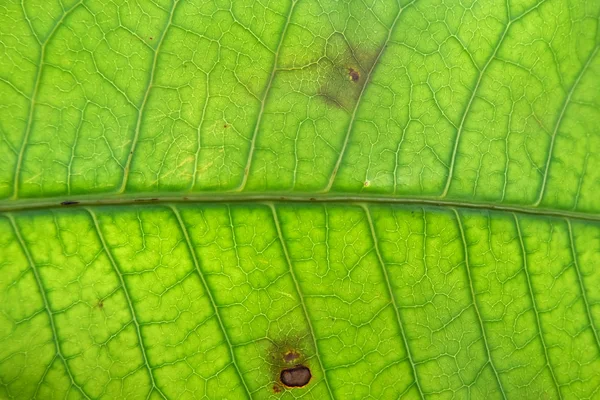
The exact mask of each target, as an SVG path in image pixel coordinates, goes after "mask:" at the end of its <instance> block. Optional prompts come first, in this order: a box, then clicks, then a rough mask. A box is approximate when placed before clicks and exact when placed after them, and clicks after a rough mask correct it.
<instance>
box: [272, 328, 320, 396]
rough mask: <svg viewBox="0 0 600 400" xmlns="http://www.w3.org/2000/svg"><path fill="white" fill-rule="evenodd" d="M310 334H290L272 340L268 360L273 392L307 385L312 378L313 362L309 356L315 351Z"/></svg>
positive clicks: (281, 391)
mask: <svg viewBox="0 0 600 400" xmlns="http://www.w3.org/2000/svg"><path fill="white" fill-rule="evenodd" d="M309 338H310V336H308V335H307V334H304V335H290V336H287V337H284V338H281V339H277V340H273V341H271V346H270V348H269V349H268V353H267V357H266V359H265V361H267V363H268V365H269V370H270V373H271V374H272V375H271V379H272V381H271V388H272V392H273V393H283V392H286V391H288V390H293V389H299V388H302V387H305V386H307V385H308V384H309V383H310V380H311V378H312V372H311V369H310V366H311V363H310V359H309V357H308V356H307V355H308V354H312V353H313V352H314V349H313V346H312V344H311V342H310V340H309Z"/></svg>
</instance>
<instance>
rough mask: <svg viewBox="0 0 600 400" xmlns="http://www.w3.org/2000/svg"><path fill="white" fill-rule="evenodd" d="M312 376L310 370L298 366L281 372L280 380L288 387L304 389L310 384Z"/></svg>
mask: <svg viewBox="0 0 600 400" xmlns="http://www.w3.org/2000/svg"><path fill="white" fill-rule="evenodd" d="M310 378H312V374H311V373H310V369H308V368H307V367H305V366H304V365H298V366H296V367H294V368H288V369H284V370H283V371H281V374H280V375H279V379H280V380H281V383H283V384H284V385H285V386H287V387H303V386H306V385H307V384H308V382H310Z"/></svg>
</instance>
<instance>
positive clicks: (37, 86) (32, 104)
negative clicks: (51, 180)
mask: <svg viewBox="0 0 600 400" xmlns="http://www.w3.org/2000/svg"><path fill="white" fill-rule="evenodd" d="M82 2H83V0H79V1H78V2H77V3H75V4H73V6H71V8H69V9H68V10H66V11H64V13H63V15H62V16H61V17H60V19H59V20H58V21H57V22H56V24H55V25H54V27H53V28H52V31H50V33H49V34H48V36H47V37H46V40H44V41H43V42H39V40H38V43H39V44H40V63H39V64H38V66H37V70H36V72H35V81H34V84H33V94H32V95H31V98H30V99H29V101H30V103H29V110H28V115H27V126H26V127H25V137H24V138H23V142H22V143H21V149H20V150H19V155H18V157H17V162H16V164H15V172H14V180H13V194H12V198H13V199H16V198H17V197H18V196H19V177H20V175H21V169H22V168H21V166H22V164H23V156H24V154H25V148H26V147H27V144H28V143H29V136H30V135H31V130H32V127H33V112H34V108H35V103H36V99H37V97H38V93H39V91H40V81H41V80H42V72H43V70H44V59H45V58H46V46H47V45H48V43H49V42H50V40H52V38H53V37H54V34H55V33H56V32H57V31H58V28H59V27H60V26H61V25H62V23H63V22H64V20H65V19H66V18H67V17H68V16H69V15H70V14H71V13H72V12H73V10H75V9H76V8H77V7H78V6H79V5H80V4H81V3H82ZM23 12H25V10H23ZM28 21H29V19H28ZM30 28H31V30H32V32H31V33H32V34H33V36H34V37H36V40H37V36H36V35H35V32H34V31H33V28H32V27H31V24H30Z"/></svg>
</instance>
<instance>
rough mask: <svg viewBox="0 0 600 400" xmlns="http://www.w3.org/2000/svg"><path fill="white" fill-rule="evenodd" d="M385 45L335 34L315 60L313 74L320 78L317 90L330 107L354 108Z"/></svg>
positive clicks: (320, 97)
mask: <svg viewBox="0 0 600 400" xmlns="http://www.w3.org/2000/svg"><path fill="white" fill-rule="evenodd" d="M382 49H383V47H382V46H379V47H378V46H364V45H358V46H352V45H350V44H349V43H348V41H347V40H346V38H344V37H343V36H342V35H337V34H336V35H334V36H332V37H331V38H330V40H329V43H328V45H327V48H326V49H325V54H324V55H322V56H321V57H320V58H319V59H318V60H317V61H316V62H314V63H313V65H315V67H313V68H314V71H311V74H314V76H315V77H316V79H317V82H318V83H317V85H318V86H317V87H316V93H315V94H316V95H317V96H318V97H319V99H320V100H321V101H323V102H324V103H325V104H327V105H329V106H330V107H332V108H337V109H341V110H345V111H346V112H350V110H352V109H353V108H354V106H355V105H356V102H357V101H358V99H359V98H360V96H361V93H362V92H363V88H364V86H365V85H366V84H367V81H368V80H369V79H368V76H369V72H370V71H371V70H372V68H373V64H374V63H375V61H376V60H377V59H378V56H379V54H380V53H381V51H382Z"/></svg>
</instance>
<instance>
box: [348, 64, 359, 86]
mask: <svg viewBox="0 0 600 400" xmlns="http://www.w3.org/2000/svg"><path fill="white" fill-rule="evenodd" d="M348 76H349V77H350V80H351V81H352V82H358V81H359V80H360V72H358V71H357V70H355V69H354V68H352V67H350V68H348Z"/></svg>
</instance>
